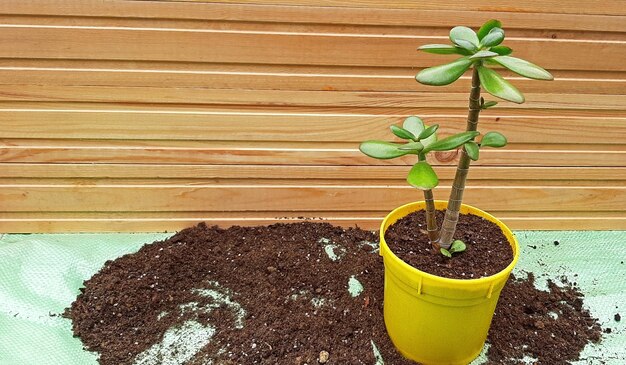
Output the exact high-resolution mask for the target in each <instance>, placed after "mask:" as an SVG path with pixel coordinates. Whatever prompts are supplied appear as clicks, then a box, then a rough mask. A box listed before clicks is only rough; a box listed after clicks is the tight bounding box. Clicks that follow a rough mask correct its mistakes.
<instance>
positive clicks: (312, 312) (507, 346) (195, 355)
mask: <svg viewBox="0 0 626 365" xmlns="http://www.w3.org/2000/svg"><path fill="white" fill-rule="evenodd" d="M377 241H378V239H377V235H376V234H375V233H374V232H368V231H364V230H361V229H358V228H354V229H342V228H339V227H335V226H332V225H330V224H327V223H310V222H304V223H294V224H274V225H271V226H261V227H248V228H244V227H232V228H229V229H220V228H218V227H208V226H206V225H205V224H199V225H198V226H196V227H192V228H188V229H185V230H183V231H181V232H179V233H178V234H176V235H174V236H172V237H171V238H169V239H167V240H165V241H159V242H155V243H153V244H149V245H145V246H144V247H142V248H141V249H140V250H139V251H138V252H137V253H134V254H129V255H125V256H123V257H120V258H118V259H116V260H114V261H108V262H107V263H106V264H105V266H104V267H103V268H102V269H101V270H100V271H99V272H98V273H97V274H95V275H94V276H93V277H92V278H91V279H89V280H87V281H86V282H85V283H84V284H85V287H84V288H83V289H81V294H80V295H79V296H78V298H77V299H76V301H75V302H74V303H72V306H71V308H69V309H68V310H67V311H66V313H65V315H66V316H67V317H69V318H71V319H72V321H73V331H74V334H75V335H76V336H78V337H80V338H81V340H82V341H83V344H84V346H85V348H86V349H88V350H90V351H96V352H98V353H99V354H100V358H99V362H100V364H103V365H124V364H141V365H148V364H167V365H173V364H178V363H179V364H189V365H196V364H205V363H209V359H212V360H213V362H212V363H213V364H300V365H304V364H309V365H312V364H318V363H325V364H350V365H352V364H368V365H371V364H376V362H377V360H378V358H379V356H382V358H383V359H384V362H385V364H393V365H408V364H412V362H410V361H408V360H405V359H404V358H402V357H401V356H400V355H399V354H398V353H397V352H396V351H395V349H394V347H393V345H392V344H391V342H390V340H389V339H388V337H387V334H386V332H385V327H384V321H383V311H382V309H383V306H382V305H383V303H382V302H383V265H382V260H381V258H380V256H379V255H378V254H377V253H376V251H377V243H376V242H377ZM470 245H471V243H470ZM454 260H457V258H454V259H453V261H454ZM581 298H582V294H581V293H580V292H578V291H577V290H575V289H573V288H572V287H570V286H565V287H563V288H561V287H557V286H555V285H551V286H550V292H543V291H539V290H537V289H535V288H534V286H533V284H532V278H531V279H530V280H526V281H515V280H512V281H511V282H509V284H508V285H507V286H506V287H505V290H504V291H503V293H502V297H501V300H500V305H499V306H498V309H497V311H496V315H495V317H494V322H493V326H492V329H491V332H490V334H489V339H488V342H490V343H491V347H490V349H489V356H490V358H491V361H492V362H491V364H518V363H519V364H521V363H522V362H519V361H518V362H515V361H513V360H510V358H511V357H514V358H517V359H519V358H521V357H523V356H525V355H528V356H533V357H536V358H538V359H539V363H540V364H561V363H563V364H565V363H566V362H565V361H566V360H570V359H572V360H573V359H576V358H577V357H578V354H579V352H580V351H581V349H582V348H583V346H584V345H585V344H586V343H587V342H589V341H597V340H599V338H600V333H601V331H600V329H599V326H598V325H597V323H596V321H595V319H593V318H592V317H591V316H590V315H589V313H588V312H587V311H586V310H584V309H583V307H582V299H581ZM529 308H530V309H529ZM553 312H554V313H558V314H559V316H558V319H556V320H555V319H553V317H552V314H551V313H553ZM541 326H543V328H539V327H541ZM176 331H178V332H176ZM559 331H565V332H566V333H560V332H559ZM573 331H576V333H577V336H575V339H574V338H573V337H572V336H571V333H573ZM553 333H554V335H555V336H556V338H559V339H562V340H563V342H567V343H568V346H558V347H555V346H556V345H555V341H556V340H554V339H553V337H552V334H553ZM567 333H569V335H568V334H567ZM559 344H560V342H559ZM525 345H528V346H527V347H525ZM512 349H513V350H512ZM377 352H379V353H380V355H378V354H377ZM555 357H558V359H557V360H555V361H553V360H554V359H555ZM561 359H562V360H561ZM494 361H495V362H494ZM507 361H508V362H507ZM559 361H562V362H559Z"/></svg>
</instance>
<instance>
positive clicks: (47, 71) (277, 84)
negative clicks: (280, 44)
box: [0, 60, 626, 94]
mask: <svg viewBox="0 0 626 365" xmlns="http://www.w3.org/2000/svg"><path fill="white" fill-rule="evenodd" d="M48 61H49V60H48ZM81 63H82V62H81ZM3 64H10V66H0V84H8V85H20V88H21V86H22V85H33V84H34V85H50V86H53V85H69V86H131V87H136V86H146V87H162V86H163V80H164V79H167V80H168V82H170V83H172V84H174V85H176V86H177V87H180V88H206V87H209V86H210V87H211V88H214V89H253V90H309V91H320V90H322V91H378V92H380V91H422V92H431V93H434V92H441V93H450V92H454V93H458V92H465V91H467V89H468V88H469V86H470V76H469V75H468V76H463V77H462V78H461V80H459V81H458V82H455V83H454V84H452V85H449V86H446V87H441V88H437V87H432V86H426V85H421V84H419V83H417V82H416V81H415V74H416V73H417V72H418V71H419V70H418V69H403V68H399V69H372V68H368V67H358V68H349V69H345V68H341V67H307V68H303V67H302V66H295V67H293V66H265V67H263V66H256V65H255V66H250V65H240V66H238V67H237V66H235V67H233V66H230V65H223V64H204V65H201V66H199V65H196V66H195V67H194V68H192V67H191V66H190V65H185V67H186V68H187V69H185V68H183V67H181V66H180V65H178V66H176V65H172V64H161V63H154V62H145V63H142V64H140V65H137V64H134V65H126V64H120V63H113V64H111V63H110V62H99V63H94V64H92V65H89V66H87V65H80V64H77V63H76V62H70V61H62V62H59V61H57V62H46V61H43V60H41V61H38V62H37V63H35V64H33V63H30V62H29V63H28V65H27V66H25V65H23V63H22V62H19V61H13V62H11V63H8V62H7V61H6V60H5V61H4V62H2V60H0V65H3ZM502 73H503V74H505V75H506V76H507V79H508V80H509V81H511V82H512V83H513V84H515V86H516V87H518V88H519V89H520V90H524V92H525V93H558V94H572V93H576V94H620V93H621V92H622V91H623V90H625V89H626V73H624V72H610V73H607V72H593V71H553V73H554V76H555V80H554V81H551V82H536V81H534V80H528V79H525V78H523V77H520V76H511V75H510V73H507V72H502ZM59 89H60V88H59Z"/></svg>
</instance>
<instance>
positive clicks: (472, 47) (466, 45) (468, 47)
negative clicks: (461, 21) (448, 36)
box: [456, 39, 478, 54]
mask: <svg viewBox="0 0 626 365" xmlns="http://www.w3.org/2000/svg"><path fill="white" fill-rule="evenodd" d="M456 42H457V43H458V45H459V47H461V48H462V49H465V50H467V52H468V53H469V54H472V53H474V52H476V51H478V46H476V45H474V43H472V42H470V41H466V40H464V39H459V40H458V41H456Z"/></svg>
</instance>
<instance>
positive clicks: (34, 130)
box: [0, 0, 626, 232]
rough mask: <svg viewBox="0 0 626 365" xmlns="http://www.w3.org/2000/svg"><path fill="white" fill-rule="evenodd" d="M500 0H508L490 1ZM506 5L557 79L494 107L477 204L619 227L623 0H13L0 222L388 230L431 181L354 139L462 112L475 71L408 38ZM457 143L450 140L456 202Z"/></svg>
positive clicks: (479, 166)
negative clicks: (425, 75)
mask: <svg viewBox="0 0 626 365" xmlns="http://www.w3.org/2000/svg"><path fill="white" fill-rule="evenodd" d="M494 3H495V4H494ZM488 18H498V19H500V20H502V21H503V23H504V24H505V27H506V29H507V36H508V38H507V43H508V44H509V45H511V46H512V47H513V48H514V49H515V53H516V54H517V55H519V56H520V57H523V58H526V59H529V60H531V61H533V62H536V63H537V64H539V65H542V66H544V67H545V68H547V69H548V70H550V71H552V72H553V73H554V75H555V76H556V80H555V81H554V82H535V81H527V80H524V79H521V78H520V77H510V79H511V80H512V81H513V83H515V84H516V85H517V86H518V87H519V88H520V89H521V90H523V91H524V92H525V94H526V96H527V103H526V104H523V105H521V106H518V105H513V104H510V103H505V102H503V103H501V106H499V107H498V108H494V109H493V110H489V111H487V112H485V113H484V114H483V117H482V119H481V124H480V129H481V130H483V131H487V130H494V129H495V130H499V131H502V132H503V133H505V134H506V135H507V136H508V137H509V140H510V142H511V143H510V145H509V146H508V147H507V148H505V149H502V150H495V149H494V150H485V151H483V152H481V160H480V161H479V162H478V163H475V164H474V165H475V166H474V168H473V170H472V171H471V172H470V182H469V183H470V187H469V188H468V190H467V193H466V202H468V203H470V204H474V205H477V206H479V207H481V208H483V209H485V210H488V211H490V212H492V213H494V214H496V215H498V216H500V217H502V218H503V219H504V220H505V221H506V222H507V223H509V224H510V225H511V226H512V227H513V228H516V229H626V214H625V212H626V184H625V182H626V144H625V142H626V62H624V61H625V60H626V7H625V6H624V2H623V1H619V0H602V1H600V0H587V1H568V2H563V1H560V0H559V1H557V0H542V1H538V0H529V1H517V0H506V1H498V2H493V1H486V0H476V1H472V2H468V1H460V0H455V1H409V0H402V1H393V2H388V1H383V0H356V1H343V0H321V1H312V0H297V1H286V0H285V1H282V0H255V1H246V0H233V1H221V2H220V3H213V2H206V1H121V0H119V1H118V0H116V1H107V0H100V1H82V0H65V1H61V0H46V1H43V0H42V1H23V0H4V1H2V2H0V130H1V132H0V140H1V146H0V231H2V232H59V231H162V230H175V229H180V228H182V227H185V226H189V225H191V224H194V223H195V222H198V221H201V220H205V221H208V222H209V223H216V224H220V225H225V226H227V225H231V224H265V223H270V222H274V221H276V220H281V221H292V220H297V219H298V217H314V218H319V217H323V218H326V219H329V220H330V221H331V222H334V223H340V224H344V225H353V224H359V225H361V226H365V227H370V228H376V227H377V225H378V224H379V221H380V219H381V217H383V216H384V214H385V213H386V212H387V211H389V210H390V209H392V208H394V207H395V206H398V205H400V204H402V203H406V202H408V201H411V200H415V199H419V198H420V194H419V193H418V192H417V191H415V190H414V189H412V188H410V187H408V186H407V184H406V183H405V181H404V178H405V176H406V173H407V171H408V167H407V165H408V164H409V163H410V162H411V160H410V159H404V160H393V161H384V162H381V161H375V160H372V159H369V158H367V157H364V156H362V155H360V153H359V152H358V150H357V147H358V143H359V142H360V141H362V140H365V139H372V138H381V139H382V138H385V139H390V133H389V132H388V125H389V124H390V123H391V122H399V121H401V120H402V119H403V118H404V117H405V116H407V115H411V114H417V115H420V116H422V117H423V118H424V119H425V120H426V121H428V122H431V123H440V124H441V126H442V127H441V131H442V134H444V135H445V134H449V133H452V132H453V131H457V130H458V129H459V128H462V127H463V126H464V119H465V116H466V105H467V101H466V98H467V89H468V85H469V79H468V77H464V78H463V80H462V81H461V82H460V83H458V84H456V85H453V86H449V87H444V88H435V87H426V86H421V85H418V84H417V83H416V82H415V80H414V75H415V73H416V72H417V71H419V70H420V69H421V68H423V67H426V66H429V65H434V64H436V63H439V62H443V61H444V59H443V58H442V57H441V56H434V55H426V54H419V53H417V52H416V50H415V49H416V47H418V46H419V45H421V44H426V43H442V42H446V39H447V33H448V30H449V28H450V27H451V26H453V25H456V24H465V25H468V26H473V27H477V26H479V25H480V24H481V23H482V22H483V21H484V20H486V19H488ZM456 158H457V157H456V154H455V153H440V154H437V155H436V156H435V157H434V159H433V160H432V161H431V162H432V163H434V164H435V165H437V171H438V172H439V174H440V177H441V180H442V181H441V188H440V189H439V190H438V191H437V192H436V197H439V198H446V197H447V193H448V191H449V185H450V180H451V178H452V175H453V166H454V164H455V162H456Z"/></svg>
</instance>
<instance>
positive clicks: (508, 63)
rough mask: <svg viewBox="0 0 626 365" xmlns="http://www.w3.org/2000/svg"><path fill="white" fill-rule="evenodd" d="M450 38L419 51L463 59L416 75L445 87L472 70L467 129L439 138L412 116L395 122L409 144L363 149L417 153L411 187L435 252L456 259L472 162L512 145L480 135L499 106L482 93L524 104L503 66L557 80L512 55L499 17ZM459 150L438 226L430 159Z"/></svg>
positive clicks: (384, 154) (376, 154) (382, 154)
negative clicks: (482, 123) (418, 195)
mask: <svg viewBox="0 0 626 365" xmlns="http://www.w3.org/2000/svg"><path fill="white" fill-rule="evenodd" d="M450 41H451V42H452V44H428V45H423V46H421V47H419V48H418V50H420V51H423V52H427V53H434V54H441V55H459V56H461V57H459V58H457V59H456V60H454V61H452V62H450V63H446V64H443V65H439V66H434V67H430V68H426V69H424V70H422V71H420V72H419V73H418V74H417V76H416V77H415V78H416V80H417V81H418V82H419V83H421V84H424V85H432V86H444V85H449V84H451V83H453V82H455V81H457V80H458V79H459V78H460V77H461V76H462V75H463V74H465V73H466V72H467V71H468V70H470V69H471V73H472V76H471V88H470V91H469V108H468V115H467V123H466V126H465V131H463V132H460V133H457V134H454V135H452V136H449V137H447V138H443V139H441V140H438V139H437V134H436V131H437V129H438V127H439V126H438V125H433V126H430V127H427V126H426V125H425V124H424V122H423V121H422V120H421V119H420V118H418V117H416V116H410V117H408V118H406V119H405V120H404V123H403V124H402V126H401V127H400V126H396V125H392V126H391V131H392V132H393V134H394V135H396V136H397V137H399V138H401V139H403V140H405V141H406V142H405V143H392V142H386V141H365V142H363V143H361V145H360V148H359V149H360V150H361V152H363V153H364V154H366V155H367V156H370V157H373V158H377V159H391V158H396V157H401V156H405V155H410V154H412V155H417V162H416V163H415V164H414V165H413V167H412V168H411V170H410V171H409V174H408V177H407V181H408V183H409V184H410V185H412V186H414V187H416V188H418V189H420V190H423V192H424V201H425V206H426V208H425V214H426V226H427V231H428V237H429V240H430V242H431V244H432V245H433V247H434V249H435V250H437V251H440V252H441V253H442V254H443V255H445V256H448V257H451V256H452V253H454V252H461V251H463V250H465V244H464V243H463V242H461V241H459V240H453V236H454V233H455V231H456V224H457V221H458V219H459V210H460V207H461V203H462V200H463V191H464V190H465V183H466V180H467V175H468V171H469V168H470V162H471V161H476V160H478V158H479V155H480V150H481V149H482V148H485V147H495V148H499V147H504V146H505V145H506V144H507V139H506V137H505V136H504V135H503V134H501V133H499V132H495V131H489V132H487V133H485V134H484V135H482V137H481V138H480V140H477V139H476V138H477V137H478V136H479V135H480V133H479V132H478V131H477V129H478V118H479V114H480V112H481V110H484V109H488V108H491V107H494V106H496V105H497V104H498V103H497V102H496V101H486V100H485V99H484V97H482V96H481V89H482V90H484V91H486V92H487V93H489V94H491V95H493V96H495V97H497V98H500V99H503V100H506V101H510V102H513V103H517V104H521V103H523V102H524V95H523V94H522V93H521V92H520V91H519V90H518V89H517V88H515V86H513V85H511V84H510V83H509V82H508V81H506V80H505V79H504V78H503V77H502V76H501V75H500V73H499V72H498V71H500V69H502V68H504V69H508V70H510V71H512V72H514V73H516V74H518V75H520V76H523V77H526V78H530V79H536V80H552V79H553V77H552V75H551V74H550V73H549V72H548V71H546V70H544V69H543V68H541V67H539V66H537V65H535V64H532V63H530V62H528V61H525V60H523V59H521V58H516V57H512V56H510V55H511V53H512V52H513V50H512V49H511V48H509V47H506V46H503V45H501V43H502V42H503V41H504V30H502V24H501V23H500V22H499V21H498V20H489V21H487V22H486V23H485V24H484V25H483V26H482V27H480V29H479V30H478V32H474V31H473V30H472V29H470V28H468V27H463V26H457V27H454V28H452V30H451V31H450ZM494 67H496V68H497V70H495V69H494ZM456 149H460V158H459V162H458V165H457V168H456V174H455V176H454V181H453V183H452V190H451V192H450V197H449V199H448V206H447V209H446V213H445V216H444V220H443V223H442V224H441V228H438V224H437V221H436V216H435V204H434V197H433V190H432V189H433V188H435V187H436V186H437V184H438V182H439V179H438V177H437V174H436V173H435V171H434V169H433V168H432V166H431V165H430V164H429V162H428V161H427V158H426V157H427V155H428V153H430V152H432V151H450V150H456Z"/></svg>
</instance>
